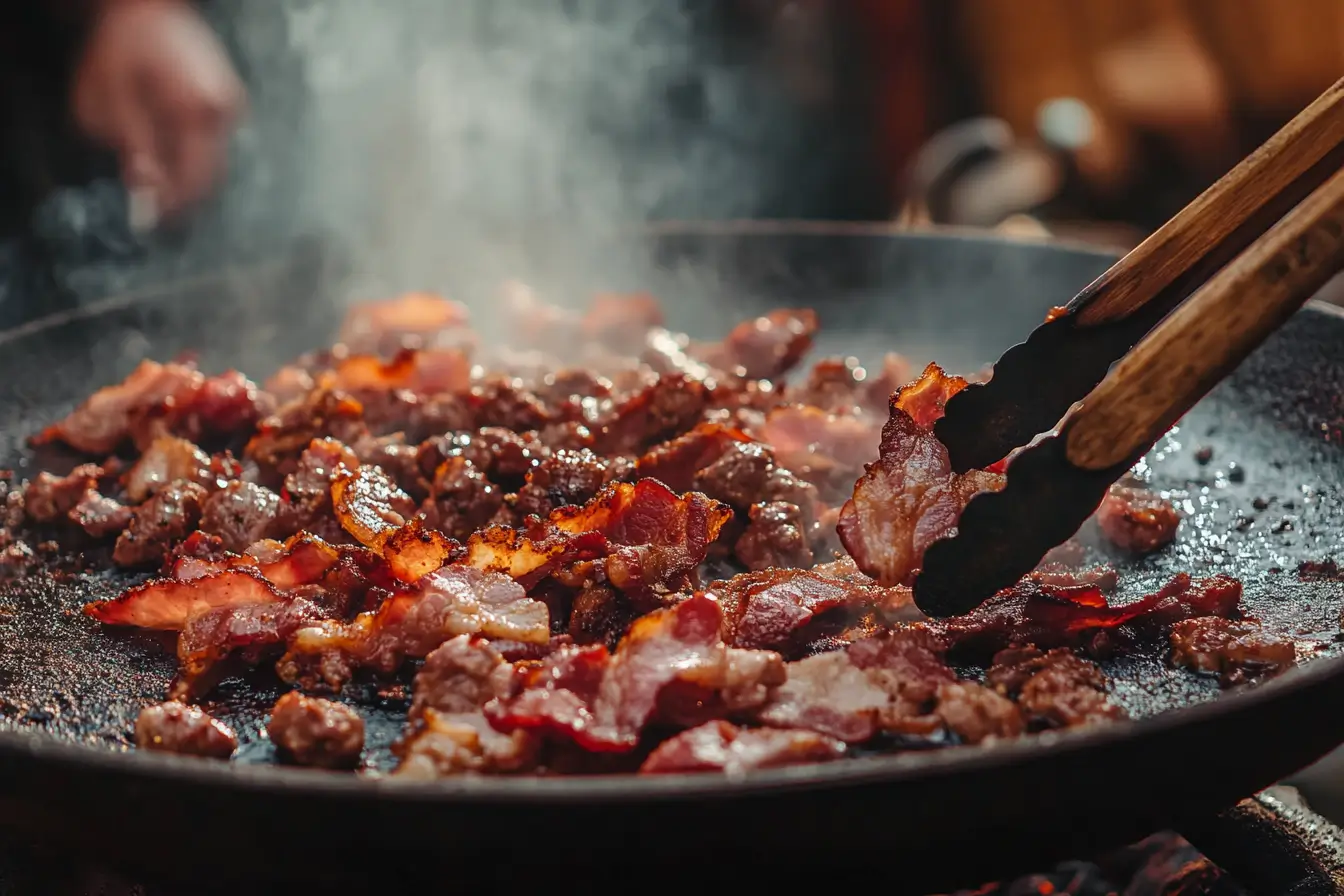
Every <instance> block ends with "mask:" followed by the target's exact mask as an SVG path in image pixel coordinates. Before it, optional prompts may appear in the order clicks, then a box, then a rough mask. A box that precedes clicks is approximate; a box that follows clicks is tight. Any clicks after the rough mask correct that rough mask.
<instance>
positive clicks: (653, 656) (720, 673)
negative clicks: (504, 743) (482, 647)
mask: <svg viewBox="0 0 1344 896" xmlns="http://www.w3.org/2000/svg"><path fill="white" fill-rule="evenodd" d="M720 623H721V617H720V612H719V605H718V604H717V603H716V602H715V601H714V600H713V599H712V598H710V597H707V596H705V595H696V596H693V597H691V598H689V599H687V600H686V601H684V602H682V603H680V604H678V605H677V606H675V607H671V608H669V609H665V610H657V611H654V612H653V613H650V614H648V615H646V616H643V617H641V618H640V619H638V620H636V621H635V623H634V625H632V626H631V627H630V631H629V633H628V634H627V635H626V637H625V639H624V640H623V641H622V642H621V643H620V646H618V647H617V649H616V652H615V653H614V654H612V655H610V656H608V654H607V651H606V648H605V647H602V646H589V647H577V648H574V647H571V648H564V649H562V650H560V651H557V652H556V654H553V655H552V657H550V658H548V659H547V660H546V661H544V662H543V664H542V665H541V667H540V668H538V669H537V670H535V671H534V672H533V673H532V674H531V676H530V677H529V678H528V679H527V680H526V681H525V682H524V687H523V689H522V691H520V692H519V693H518V694H517V695H515V696H512V697H509V698H506V699H496V700H493V701H491V702H490V703H489V704H487V705H486V716H487V718H489V719H490V723H491V724H492V725H493V726H494V727H495V728H496V729H498V730H500V731H503V732H505V733H508V732H512V731H516V730H533V731H538V732H544V733H548V734H550V735H552V736H558V737H561V738H562V739H565V740H569V741H572V742H573V743H576V744H578V745H579V746H580V747H582V748H584V749H587V750H591V751H595V752H626V751H629V750H631V749H633V748H634V747H635V746H636V745H637V744H638V743H639V738H640V734H641V733H642V731H643V729H644V726H645V725H647V724H648V723H649V722H650V721H651V720H652V719H653V718H654V717H655V715H657V714H658V713H659V710H660V709H663V708H666V707H664V705H663V701H664V700H666V699H667V698H668V697H675V698H676V699H675V700H674V702H675V704H676V705H677V706H678V707H686V706H689V705H691V704H700V705H703V704H706V703H708V704H716V705H717V708H718V709H720V710H722V709H725V708H726V709H729V710H741V709H744V708H747V707H749V706H752V705H756V706H759V705H761V704H762V703H763V702H764V701H765V700H766V699H767V698H768V695H769V692H770V690H771V689H772V688H774V687H776V686H778V685H779V684H781V683H782V682H783V662H782V660H781V658H780V657H779V655H778V654H774V653H769V652H766V651H735V650H732V649H731V648H729V647H727V646H726V645H725V644H724V643H723V641H722V640H721V639H720V638H719V626H720ZM744 654H745V656H744ZM674 715H675V716H676V717H678V718H679V719H680V718H684V709H683V710H681V711H677V712H674ZM699 721H703V720H699Z"/></svg>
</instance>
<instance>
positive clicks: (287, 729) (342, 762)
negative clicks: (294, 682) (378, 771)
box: [266, 691, 364, 769]
mask: <svg viewBox="0 0 1344 896" xmlns="http://www.w3.org/2000/svg"><path fill="white" fill-rule="evenodd" d="M266 733H267V734H269V735H270V737H271V742H272V743H274V744H275V746H276V748H277V749H278V750H279V751H280V753H281V755H283V756H284V757H285V758H286V759H288V760H290V761H291V762H294V763H296V764H298V765H310V766H314V767H316V768H330V769H340V768H354V767H355V766H357V765H359V757H360V754H361V753H363V752H364V720H363V719H362V718H360V715H359V713H357V712H355V711H354V710H353V709H351V708H350V707H348V706H346V705H344V704H342V703H335V702H333V701H331V700H323V699H322V698H320V697H305V696H304V695H303V694H300V693H298V692H297V691H290V692H289V693H288V694H285V695H284V696H283V697H281V698H280V699H279V700H277V701H276V702H275V706H274V707H273V708H272V709H271V718H270V721H269V722H267V723H266Z"/></svg>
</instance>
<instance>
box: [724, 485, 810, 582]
mask: <svg viewBox="0 0 1344 896" xmlns="http://www.w3.org/2000/svg"><path fill="white" fill-rule="evenodd" d="M748 513H749V516H750V519H751V522H750V523H748V524H747V528H746V531H744V532H743V533H742V535H741V536H740V537H739V538H738V539H737V547H736V548H735V549H734V551H735V553H736V554H737V559H739V560H741V561H742V563H743V565H745V566H746V567H747V569H751V570H761V569H768V568H770V567H777V568H781V569H791V568H801V569H806V568H808V567H810V566H811V565H812V549H811V547H809V546H808V543H807V535H806V534H805V528H806V527H805V525H804V523H803V512H802V510H801V509H800V508H799V507H798V505H796V504H789V503H788V502H786V501H771V502H770V503H768V504H753V505H752V506H751V510H750V511H749V512H748Z"/></svg>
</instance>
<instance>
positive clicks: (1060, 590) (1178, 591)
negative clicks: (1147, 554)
mask: <svg viewBox="0 0 1344 896" xmlns="http://www.w3.org/2000/svg"><path fill="white" fill-rule="evenodd" d="M1240 601H1241V583H1240V582H1239V581H1237V580H1236V579H1234V578H1232V577H1231V576H1228V575H1221V574H1220V575H1216V576H1211V577H1209V578H1206V579H1191V577H1190V576H1189V575H1188V574H1186V573H1181V574H1179V575H1177V576H1175V577H1173V578H1172V580H1171V581H1170V582H1168V583H1167V584H1166V585H1164V586H1163V587H1162V588H1161V589H1159V590H1158V591H1155V592H1154V593H1152V594H1149V595H1147V596H1146V597H1142V598H1140V599H1138V600H1136V601H1133V602H1131V603H1128V604H1125V605H1123V606H1118V607H1113V606H1111V605H1110V602H1109V601H1108V600H1107V598H1106V595H1105V594H1104V593H1103V592H1102V590H1101V588H1100V587H1099V586H1098V585H1096V584H1082V585H1076V586H1070V585H1063V586H1061V585H1056V584H1049V583H1047V582H1044V581H1042V580H1041V579H1040V578H1033V577H1029V578H1026V579H1023V580H1022V581H1021V582H1019V583H1018V584H1017V585H1015V586H1014V587H1013V588H1010V589H1008V590H1006V591H1002V592H1000V593H999V594H997V595H995V596H994V597H992V598H990V599H989V600H988V601H986V602H985V603H984V604H982V605H980V606H979V607H977V608H976V609H975V610H974V611H973V612H971V613H970V614H969V615H966V616H962V617H957V618H953V619H947V620H941V621H939V622H938V623H936V624H934V627H935V628H937V629H938V630H939V631H941V632H942V633H943V635H944V636H945V637H946V638H947V640H948V641H949V643H951V644H953V645H955V646H956V647H958V648H960V649H962V650H963V651H969V652H971V653H974V654H976V655H981V654H990V653H993V652H994V651H996V650H1000V649H1002V648H1005V647H1010V646H1014V645H1022V644H1034V645H1035V646H1037V647H1040V648H1042V649H1049V648H1052V647H1081V646H1086V645H1087V644H1089V643H1090V642H1091V640H1092V638H1093V637H1094V636H1095V635H1096V634H1097V633H1098V632H1102V631H1108V630H1109V631H1113V630H1116V629H1118V628H1119V627H1120V626H1124V625H1129V626H1133V627H1142V628H1144V629H1154V628H1159V629H1160V628H1163V627H1167V626H1170V625H1172V624H1173V623H1176V622H1179V621H1180V620H1182V619H1189V618H1194V617H1198V616H1222V617H1230V616H1233V615H1235V614H1236V612H1237V607H1238V604H1239V603H1240Z"/></svg>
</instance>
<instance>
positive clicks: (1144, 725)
mask: <svg viewBox="0 0 1344 896" xmlns="http://www.w3.org/2000/svg"><path fill="white" fill-rule="evenodd" d="M1340 675H1344V656H1334V657H1326V658H1322V659H1319V660H1312V661H1308V662H1307V664H1305V665H1303V666H1298V667H1296V668H1294V669H1291V670H1289V671H1288V672H1286V673H1284V674H1283V675H1281V676H1279V677H1277V678H1275V679H1273V680H1271V681H1268V682H1264V683H1262V684H1258V685H1252V686H1248V687H1247V688H1246V690H1244V691H1241V692H1239V693H1234V694H1224V695H1220V696H1219V697H1217V698H1215V699H1213V700H1209V701H1206V702H1203V703H1198V704H1194V705H1192V706H1187V707H1182V708H1180V709H1175V710H1169V711H1167V712H1164V713H1160V714H1158V715H1155V716H1150V717H1148V718H1144V719H1137V720H1131V721H1117V722H1110V723H1107V724H1105V725H1101V726H1098V727H1096V728H1092V729H1085V730H1075V731H1046V732H1041V733H1039V734H1034V735H1031V736H1029V737H1026V738H1023V739H1021V740H1018V741H1012V742H1008V743H1002V744H996V745H991V746H958V747H947V748H943V749H936V750H927V751H913V752H905V753H896V754H891V755H886V756H866V757H861V758H853V759H841V760H838V761H834V762H829V763H804V764H800V765H793V766H786V767H782V768H772V769H759V770H754V771H750V772H746V773H743V774H740V775H732V774H721V773H712V772H711V773H705V772H680V773H669V774H658V775H640V774H614V775H572V776H566V777H552V778H548V777H539V776H531V777H527V776H517V777H509V776H489V775H480V776H470V775H463V776H460V777H457V778H445V779H438V780H433V781H423V780H399V779H397V778H395V777H393V776H390V775H378V776H371V775H362V774H350V773H333V772H327V771H322V770H317V769H309V768H299V767H290V766H280V765H263V764H239V763H236V762H233V761H220V760H203V759H199V758H195V757H190V756H179V755H175V754H170V753H160V752H154V751H149V750H137V749H132V748H127V749H125V750H119V751H109V750H106V749H100V748H97V747H93V746H89V745H85V744H78V743H71V742H68V741H62V740H59V739H57V738H55V737H53V736H52V735H48V734H40V733H38V734H35V733H33V732H28V731H0V761H13V760H15V759H21V758H29V759H34V760H39V761H43V762H45V763H47V764H49V765H54V766H57V767H61V768H71V769H78V770H83V771H94V772H97V773H102V774H108V775H117V776H121V777H123V778H126V779H137V780H151V781H156V782H159V783H168V784H192V785H196V786H203V787H207V788H225V789H230V790H235V791H238V790H242V791H247V792H268V791H273V790H275V789H277V788H280V789H284V790H286V791H289V792H291V793H296V792H298V793H302V794H303V795H306V796H312V797H328V798H346V799H349V798H355V799H360V798H363V799H377V800H378V801H379V802H394V803H407V804H422V803H443V804H447V805H471V804H479V803H491V804H517V805H538V806H541V805H564V804H571V803H582V804H591V803H604V804H615V805H620V804H626V803H647V802H650V801H657V802H665V801H674V802H675V801H683V800H706V799H708V800H732V799H740V798H746V797H752V796H762V795H766V794H771V795H774V794H779V793H781V792H798V791H808V790H818V789H838V788H856V787H863V786H868V785H897V784H901V783H905V782H909V781H911V780H914V779H920V780H924V781H929V780H936V779H939V778H943V777H951V776H955V775H959V774H964V773H968V772H977V773H986V772H992V771H995V770H1001V769H1002V767H1005V766H1020V765H1021V764H1022V763H1024V762H1029V761H1042V760H1044V761H1052V760H1054V759H1055V758H1056V757H1062V756H1066V755H1069V754H1074V753H1078V752H1086V751H1089V750H1094V749H1097V748H1100V747H1104V746H1107V745H1115V744H1123V743H1129V744H1131V745H1134V746H1140V745H1141V744H1142V743H1143V742H1144V741H1146V740H1150V739H1157V738H1160V737H1162V736H1163V735H1164V734H1167V733H1169V732H1170V731H1172V730H1173V729H1176V728H1184V727H1186V726H1195V725H1199V724H1201V723H1203V722H1209V721H1213V720H1216V719H1225V718H1227V717H1229V716H1237V715H1241V714H1252V713H1254V712H1255V710H1256V709H1257V708H1258V707H1260V706H1262V705H1263V704H1265V703H1267V702H1273V701H1276V700H1280V699H1283V698H1286V697H1289V696H1291V695H1292V694H1295V693H1299V692H1302V691H1310V690H1312V689H1313V688H1315V687H1317V686H1319V685H1322V684H1324V683H1325V682H1327V681H1329V680H1331V679H1334V678H1335V677H1337V676H1340Z"/></svg>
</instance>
